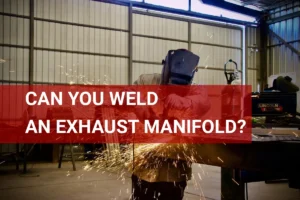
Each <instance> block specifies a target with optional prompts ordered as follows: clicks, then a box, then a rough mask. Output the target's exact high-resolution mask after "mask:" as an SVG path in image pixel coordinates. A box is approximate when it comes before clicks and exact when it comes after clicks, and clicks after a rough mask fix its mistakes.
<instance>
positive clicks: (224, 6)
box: [202, 0, 262, 17]
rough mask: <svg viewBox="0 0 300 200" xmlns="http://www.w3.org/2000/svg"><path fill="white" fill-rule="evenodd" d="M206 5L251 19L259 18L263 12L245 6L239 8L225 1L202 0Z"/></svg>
mask: <svg viewBox="0 0 300 200" xmlns="http://www.w3.org/2000/svg"><path fill="white" fill-rule="evenodd" d="M202 2H203V3H204V4H207V5H212V6H216V7H219V8H222V9H227V10H231V11H233V12H237V13H242V14H244V15H248V16H251V17H259V16H260V15H261V13H262V12H260V11H256V10H253V9H250V8H246V7H244V6H239V5H236V4H233V3H229V2H226V1H224V0H202Z"/></svg>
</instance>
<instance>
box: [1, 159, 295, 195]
mask: <svg viewBox="0 0 300 200" xmlns="http://www.w3.org/2000/svg"><path fill="white" fill-rule="evenodd" d="M76 164H77V169H78V170H77V171H72V167H71V164H70V163H63V166H62V168H61V169H57V164H52V163H51V164H29V165H28V168H29V173H28V174H26V175H22V174H20V173H16V171H15V170H13V168H12V167H10V166H3V165H1V166H0V199H3V200H10V199H12V200H19V199H20V200H27V199H28V200H35V199H43V200H48V199H49V200H50V199H51V200H53V199H55V200H60V199H61V200H64V199H72V200H77V199H101V200H117V199H118V200H128V199H129V197H130V189H131V182H130V178H129V175H127V176H126V178H125V180H120V179H119V180H118V176H117V175H116V174H109V173H103V172H101V171H100V172H96V171H95V170H92V171H84V170H83V169H82V166H83V163H82V162H77V163H76ZM193 174H194V176H195V180H196V181H195V182H196V183H197V184H195V182H194V183H193V182H192V181H190V182H189V183H188V187H187V189H186V192H185V199H186V200H199V199H200V200H202V199H207V200H219V199H220V191H221V189H220V168H218V167H211V166H206V165H201V166H200V165H195V166H194V167H193ZM198 174H199V175H198ZM200 178H201V179H202V180H201V179H200ZM197 185H198V186H199V185H200V186H201V187H198V186H197ZM248 193H249V200H299V199H300V192H299V190H295V189H290V188H288V185H287V184H282V183H280V184H265V183H264V182H261V183H251V184H248Z"/></svg>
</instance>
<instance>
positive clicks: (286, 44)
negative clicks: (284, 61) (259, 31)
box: [269, 29, 300, 56]
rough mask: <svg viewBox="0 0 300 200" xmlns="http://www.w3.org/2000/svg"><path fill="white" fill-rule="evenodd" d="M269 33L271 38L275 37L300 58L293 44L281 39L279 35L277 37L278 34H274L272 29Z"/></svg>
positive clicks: (299, 53)
mask: <svg viewBox="0 0 300 200" xmlns="http://www.w3.org/2000/svg"><path fill="white" fill-rule="evenodd" d="M269 33H270V35H271V36H273V37H275V38H276V39H278V40H279V41H280V42H282V43H283V44H284V45H285V46H286V47H288V48H289V49H290V50H291V51H292V52H293V53H295V54H297V55H298V56H300V52H299V51H298V50H297V49H295V48H294V47H293V46H292V45H291V44H289V43H287V42H286V41H285V40H284V39H283V38H282V37H280V36H279V35H277V34H276V33H274V31H272V30H271V29H269Z"/></svg>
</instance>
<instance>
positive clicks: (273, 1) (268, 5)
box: [230, 0, 296, 10]
mask: <svg viewBox="0 0 300 200" xmlns="http://www.w3.org/2000/svg"><path fill="white" fill-rule="evenodd" d="M295 1H296V0H230V2H236V3H237V4H242V5H243V6H255V7H257V8H259V9H261V10H270V9H274V8H278V7H280V6H283V5H285V4H288V3H293V2H295Z"/></svg>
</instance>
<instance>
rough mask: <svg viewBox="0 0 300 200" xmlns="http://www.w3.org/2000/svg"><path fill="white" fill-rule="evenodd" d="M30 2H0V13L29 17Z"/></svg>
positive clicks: (16, 0)
mask: <svg viewBox="0 0 300 200" xmlns="http://www.w3.org/2000/svg"><path fill="white" fill-rule="evenodd" d="M29 1H30V0H0V12H3V13H10V14H16V15H23V16H29Z"/></svg>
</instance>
